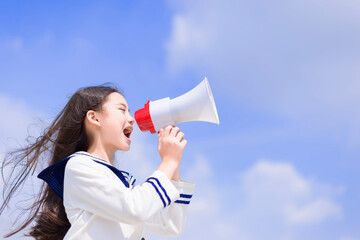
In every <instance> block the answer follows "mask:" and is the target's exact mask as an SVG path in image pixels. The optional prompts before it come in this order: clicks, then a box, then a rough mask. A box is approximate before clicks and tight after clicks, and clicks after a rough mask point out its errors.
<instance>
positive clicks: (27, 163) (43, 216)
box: [0, 85, 119, 240]
mask: <svg viewBox="0 0 360 240" xmlns="http://www.w3.org/2000/svg"><path fill="white" fill-rule="evenodd" d="M113 92H119V91H118V90H117V88H116V87H114V86H104V85H101V86H94V87H86V88H81V89H79V90H78V91H76V92H75V93H74V94H73V95H72V97H71V98H70V100H69V101H68V103H67V104H66V106H65V107H64V109H63V110H62V111H61V112H60V113H59V114H58V115H57V116H56V118H55V120H54V121H53V122H52V123H51V124H50V126H49V127H48V128H46V129H45V130H44V132H43V134H42V135H41V136H40V137H38V138H36V140H35V141H33V142H32V143H30V144H29V145H28V146H26V147H23V148H20V149H18V150H15V151H11V152H9V153H8V154H7V155H6V156H5V159H4V161H3V164H2V166H1V170H2V178H3V179H4V182H5V181H6V184H5V186H4V190H3V191H4V192H3V195H4V196H5V197H4V202H3V204H2V205H1V207H0V214H2V213H3V211H4V209H5V208H6V207H8V206H9V205H8V203H9V201H10V199H11V198H12V197H13V196H14V194H15V192H16V191H17V190H19V188H21V186H22V185H23V184H24V182H25V180H26V179H27V177H28V176H29V175H33V174H34V172H35V170H36V167H37V165H38V164H39V163H41V162H42V161H46V159H47V158H48V159H49V160H50V161H49V165H52V164H54V163H56V162H58V161H60V160H62V159H64V158H66V157H67V156H69V155H71V154H72V153H74V152H76V151H86V150H87V149H88V145H89V143H88V137H87V134H86V131H85V124H84V118H85V116H86V113H87V112H88V111H89V110H95V111H100V110H101V107H102V105H103V103H104V102H105V100H106V97H107V96H108V95H109V94H110V93H113ZM8 165H10V166H11V169H12V170H11V171H10V174H9V176H8V177H7V178H6V180H5V177H4V172H3V170H4V168H5V167H6V166H8ZM19 166H20V167H21V170H20V173H18V172H15V171H14V169H15V168H16V167H19ZM23 211H27V212H28V217H27V219H26V220H25V221H24V222H23V223H22V224H21V225H20V226H19V227H17V229H15V230H13V231H11V232H9V233H8V234H7V235H5V236H4V237H10V236H12V235H14V234H16V233H18V232H20V231H21V230H23V229H25V228H26V227H27V226H28V225H29V224H30V223H31V222H32V221H34V220H35V222H36V224H35V225H34V226H32V227H31V229H30V232H29V233H28V234H25V235H26V236H32V237H34V238H35V239H36V240H50V239H51V240H57V239H63V238H64V236H65V234H66V232H67V231H68V230H69V228H70V222H69V220H68V219H67V216H66V213H65V208H64V205H63V200H62V199H61V198H60V197H59V196H58V195H56V194H55V192H53V191H52V190H51V188H49V186H48V185H47V184H46V183H43V184H42V187H41V189H40V192H39V194H38V195H37V196H35V199H34V203H33V204H31V206H29V207H28V208H26V209H24V210H23Z"/></svg>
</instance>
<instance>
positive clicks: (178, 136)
mask: <svg viewBox="0 0 360 240" xmlns="http://www.w3.org/2000/svg"><path fill="white" fill-rule="evenodd" d="M176 138H177V139H178V140H179V141H180V142H181V141H182V140H184V138H185V134H184V133H183V132H179V133H178V134H177V135H176Z"/></svg>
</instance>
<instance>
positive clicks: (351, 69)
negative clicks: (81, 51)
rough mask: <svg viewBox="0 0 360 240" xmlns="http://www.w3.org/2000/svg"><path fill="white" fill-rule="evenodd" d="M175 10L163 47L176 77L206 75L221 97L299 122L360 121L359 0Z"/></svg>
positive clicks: (193, 4)
mask: <svg viewBox="0 0 360 240" xmlns="http://www.w3.org/2000/svg"><path fill="white" fill-rule="evenodd" d="M170 4H172V5H173V8H174V9H175V12H176V14H174V17H173V23H172V24H173V25H172V32H171V35H170V37H169V40H168V42H167V44H166V49H167V63H168V69H169V70H170V71H171V72H172V73H173V74H174V75H176V74H177V75H178V73H179V72H182V71H187V70H194V71H197V72H201V73H204V72H205V73H206V74H208V75H210V76H211V77H212V79H210V80H211V81H212V84H213V85H214V87H215V88H217V89H218V92H221V93H222V94H223V95H224V96H226V97H229V98H232V99H234V100H236V101H237V102H238V103H240V104H244V105H246V106H251V105H252V106H256V107H257V108H260V109H264V110H267V111H271V112H275V113H277V114H281V115H284V116H287V117H292V118H294V119H299V116H301V117H302V118H301V121H302V120H303V119H304V118H306V119H311V121H312V122H318V123H319V124H320V125H321V124H323V123H324V122H326V123H329V122H334V121H335V122H336V121H337V120H338V121H341V123H343V121H349V119H353V117H354V115H356V117H358V116H359V115H360V113H359V110H354V108H355V107H356V104H355V102H358V101H360V97H359V95H358V94H357V93H358V92H359V91H360V84H359V81H358V79H359V77H360V73H359V71H358V68H359V65H360V58H359V55H358V54H357V52H359V51H360V48H359V45H358V44H356V43H357V42H358V41H360V34H359V30H360V29H359V23H360V18H359V15H358V14H357V13H358V10H359V5H358V2H357V1H310V0H307V1H291V2H283V1H272V2H262V3H261V4H260V3H254V2H245V1H235V0H231V1H216V0H211V1H203V0H199V1H182V2H181V3H175V2H173V1H171V2H170ZM339 119H340V120H339Z"/></svg>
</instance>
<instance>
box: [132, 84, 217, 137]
mask: <svg viewBox="0 0 360 240" xmlns="http://www.w3.org/2000/svg"><path fill="white" fill-rule="evenodd" d="M135 120H136V123H137V124H138V126H139V128H140V130H141V131H143V132H146V131H150V132H151V133H156V132H158V131H159V130H160V129H161V128H163V127H166V126H168V125H173V126H175V125H176V124H177V123H182V122H189V121H204V122H212V123H216V124H219V117H218V114H217V110H216V106H215V101H214V97H213V95H212V92H211V89H210V85H209V81H208V80H207V78H206V77H205V79H204V80H203V81H202V82H201V83H200V84H199V85H197V86H196V87H195V88H193V89H192V90H190V91H189V92H187V93H185V94H183V95H181V96H179V97H177V98H174V99H170V98H169V97H167V98H163V99H160V100H157V101H150V100H149V101H148V102H147V103H146V104H145V105H144V108H141V109H139V110H137V111H136V112H135Z"/></svg>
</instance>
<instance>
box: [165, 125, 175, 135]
mask: <svg viewBox="0 0 360 240" xmlns="http://www.w3.org/2000/svg"><path fill="white" fill-rule="evenodd" d="M172 128H173V126H171V125H169V126H167V127H166V128H165V129H164V132H163V133H164V135H165V136H168V135H169V134H170V132H171V129H172Z"/></svg>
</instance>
